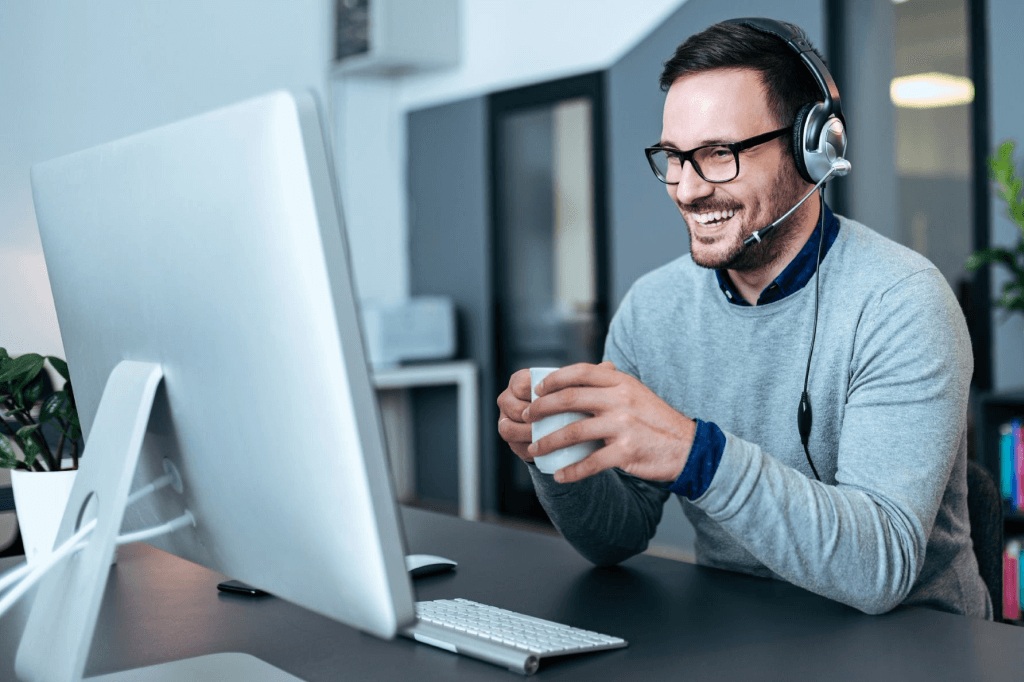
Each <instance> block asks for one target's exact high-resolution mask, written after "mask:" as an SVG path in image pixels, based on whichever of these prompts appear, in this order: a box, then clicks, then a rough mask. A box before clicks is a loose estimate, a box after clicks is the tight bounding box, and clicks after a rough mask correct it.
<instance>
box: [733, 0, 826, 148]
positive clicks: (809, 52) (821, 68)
mask: <svg viewBox="0 0 1024 682" xmlns="http://www.w3.org/2000/svg"><path fill="white" fill-rule="evenodd" d="M725 23H727V24H736V25H737V26H746V27H747V28H752V29H754V30H755V31H760V32H761V33H767V34H769V35H773V36H775V37H776V38H778V39H780V40H781V41H782V42H784V43H786V45H789V47H790V49H792V50H793V51H794V52H796V53H797V54H798V55H800V59H801V60H803V62H804V64H805V65H806V66H807V68H808V69H810V71H811V75H812V76H813V77H814V80H815V82H817V84H818V88H819V89H820V90H821V94H822V95H823V96H824V98H825V101H824V103H823V104H824V107H823V109H824V111H823V113H824V114H825V115H823V116H821V117H820V118H817V119H816V120H814V121H813V122H812V123H813V124H814V126H815V127H813V128H811V130H810V131H809V133H808V137H809V138H810V139H814V140H817V139H818V136H819V135H821V130H822V128H823V127H824V125H825V122H826V121H827V120H828V117H829V115H832V116H835V117H836V118H838V119H839V120H840V121H842V122H843V125H844V126H845V125H846V117H845V116H843V106H842V103H841V101H840V99H839V89H838V88H837V87H836V83H835V81H834V80H832V74H830V73H829V72H828V69H827V68H826V67H825V64H824V63H823V62H822V61H821V59H820V58H819V57H818V55H817V54H816V53H815V52H814V47H813V46H812V45H811V43H810V42H809V41H808V40H807V37H806V36H805V35H804V33H803V31H799V32H798V31H794V30H792V29H790V28H789V27H788V26H786V25H785V24H783V23H782V22H780V21H776V20H775V19H766V18H764V17H743V18H740V19H729V20H728V21H726V22H725Z"/></svg>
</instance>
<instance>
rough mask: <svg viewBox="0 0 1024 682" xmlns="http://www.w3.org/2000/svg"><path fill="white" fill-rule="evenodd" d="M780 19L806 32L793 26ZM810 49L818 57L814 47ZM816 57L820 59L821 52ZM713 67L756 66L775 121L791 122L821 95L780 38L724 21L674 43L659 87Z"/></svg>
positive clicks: (804, 66)
mask: <svg viewBox="0 0 1024 682" xmlns="http://www.w3.org/2000/svg"><path fill="white" fill-rule="evenodd" d="M783 23H785V22H783ZM785 25H786V26H787V27H789V28H790V29H792V30H794V31H796V32H798V33H799V34H800V35H801V36H802V37H804V38H806V34H804V31H803V29H801V28H800V27H799V26H795V25H793V24H789V23H785ZM814 52H815V54H817V55H818V57H821V54H820V53H819V52H818V50H814ZM821 59H822V63H824V61H825V60H824V58H823V57H821ZM715 69H754V70H756V71H758V72H760V74H761V82H762V83H763V84H764V87H765V94H766V96H767V98H768V107H769V108H770V109H771V110H772V111H773V112H774V114H775V118H776V119H777V121H778V123H779V125H783V126H784V125H788V124H790V123H792V122H793V120H794V119H795V118H796V113H797V112H798V111H799V110H800V108H801V107H802V106H804V105H805V104H807V103H808V102H820V101H822V100H823V99H824V96H823V94H822V92H821V88H819V87H818V84H817V82H816V81H815V80H814V76H812V75H811V72H810V70H809V69H808V68H807V66H806V65H805V64H804V63H803V60H801V59H800V56H799V55H798V54H797V53H796V51H795V50H793V49H792V48H791V47H789V46H788V45H786V43H785V42H783V40H782V39H781V38H777V37H775V36H773V35H769V34H767V33H763V32H761V31H758V30H756V29H753V28H750V27H749V26H741V25H739V24H730V23H725V22H723V23H719V24H715V25H713V26H710V27H709V28H707V29H705V30H703V31H701V32H700V33H696V34H694V35H692V36H690V37H689V38H687V39H686V41H685V42H684V43H683V44H682V45H680V46H679V47H677V48H676V51H675V54H673V55H672V58H671V59H669V60H668V61H667V62H665V69H664V71H662V72H661V89H662V90H664V91H666V92H667V91H668V89H669V88H670V87H672V84H673V83H675V82H676V79H678V78H679V77H681V76H685V75H687V74H692V73H702V72H707V71H713V70H715Z"/></svg>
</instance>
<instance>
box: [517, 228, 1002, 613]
mask: <svg viewBox="0 0 1024 682" xmlns="http://www.w3.org/2000/svg"><path fill="white" fill-rule="evenodd" d="M839 219H840V221H841V229H840V230H839V236H838V238H837V239H836V242H835V244H834V245H833V247H832V248H831V250H830V251H829V252H828V254H827V256H826V257H825V259H824V261H822V264H821V268H820V271H819V276H820V277H821V307H820V317H819V321H818V336H817V341H816V342H815V348H814V359H813V363H812V365H811V374H810V385H809V389H808V390H809V393H810V396H811V404H812V407H813V414H814V424H813V429H812V431H811V438H810V443H809V447H810V453H811V457H812V459H813V460H814V464H815V467H816V468H817V470H818V473H819V474H820V475H821V478H822V481H821V482H818V481H816V480H814V478H813V474H812V473H811V470H810V467H809V466H808V465H807V461H806V458H805V456H804V452H803V448H802V446H801V444H800V436H799V433H798V431H797V424H796V415H797V406H798V404H799V401H800V393H801V390H802V388H803V378H804V371H805V368H806V363H807V352H808V349H809V346H810V341H811V325H812V321H813V314H814V285H815V283H814V280H813V279H812V280H811V282H810V283H809V284H808V285H807V286H805V287H804V288H803V289H801V290H800V291H798V292H796V293H794V294H792V295H790V296H787V297H786V298H784V299H782V300H780V301H777V302H775V303H770V304H767V305H762V306H757V307H744V306H737V305H733V304H731V303H729V302H728V301H727V300H726V298H725V296H724V295H723V294H722V291H721V290H720V289H719V287H718V284H717V281H716V278H715V273H714V272H713V271H711V270H706V269H702V268H700V267H698V266H696V265H695V264H694V263H693V261H692V260H691V258H690V256H689V255H686V256H683V257H681V258H679V259H677V260H675V261H673V262H671V263H669V264H667V265H665V266H663V267H661V268H659V269H657V270H655V271H653V272H651V273H649V274H647V275H645V276H644V277H642V278H641V279H640V280H638V281H637V282H636V283H635V284H634V285H633V287H632V288H631V290H630V291H629V293H628V294H627V295H626V297H625V298H624V300H623V302H622V304H621V306H620V307H619V310H618V311H617V313H616V314H615V317H614V319H613V320H612V323H611V326H610V329H609V332H608V338H607V341H606V344H605V359H607V360H611V361H613V362H614V363H615V365H616V367H617V368H618V369H619V370H621V371H623V372H627V373H629V374H631V375H633V376H635V377H636V378H638V379H639V380H640V381H641V382H643V383H644V384H645V385H646V386H648V387H649V388H650V389H652V390H653V391H654V392H655V393H657V394H658V395H659V396H660V397H661V398H662V399H663V400H665V401H666V402H667V403H668V404H669V405H671V406H672V407H674V408H675V409H677V410H679V411H680V412H682V413H684V414H686V415H687V416H689V417H692V418H700V419H704V420H707V421H713V422H715V423H716V424H717V425H718V426H719V427H721V429H722V430H723V431H724V432H725V434H726V446H725V451H724V454H723V455H722V460H721V463H720V464H719V468H718V471H717V473H716V474H715V477H714V479H713V480H712V482H711V485H710V487H709V488H708V489H707V491H706V492H705V493H704V494H703V495H702V496H701V497H699V498H697V499H696V500H694V501H693V502H690V501H689V500H686V499H684V498H677V499H679V500H680V502H681V503H682V505H683V509H684V511H685V513H686V515H687V517H689V519H690V521H691V522H692V523H693V525H694V528H695V530H696V533H697V541H696V552H697V560H698V562H700V563H701V564H705V565H708V566H715V567H719V568H725V569H729V570H733V571H742V572H745V573H751V574H754V575H759V576H766V577H773V578H778V579H782V580H787V581H789V582H791V583H794V584H796V585H799V586H801V587H804V588H806V589H808V590H811V591H812V592H816V593H818V594H821V595H824V596H826V597H829V598H831V599H835V600H837V601H840V602H843V603H846V604H849V605H851V606H853V607H856V608H857V609H860V610H862V611H865V612H867V613H883V612H885V611H888V610H890V609H892V608H894V607H896V606H897V605H899V604H912V605H921V606H929V607H932V608H936V609H941V610H944V611H950V612H954V613H962V614H968V615H973V616H978V617H984V618H989V619H991V618H992V604H991V600H990V599H989V596H988V592H987V590H986V588H985V585H984V583H983V582H982V580H981V577H980V575H979V573H978V566H977V562H976V560H975V557H974V553H973V551H972V548H971V539H970V528H969V525H968V520H967V482H966V462H967V426H966V417H967V398H968V387H969V384H970V379H971V372H972V356H971V345H970V339H969V337H968V334H967V328H966V325H965V323H964V319H963V315H962V313H961V311H960V307H959V305H958V304H957V301H956V299H955V298H954V296H953V293H952V292H951V291H950V288H949V286H948V285H947V284H946V281H945V279H944V278H943V276H942V275H941V274H940V273H939V272H938V270H936V268H935V267H934V266H933V265H932V264H931V263H930V262H928V260H926V259H925V258H923V257H922V256H920V255H918V254H916V253H914V252H913V251H911V250H909V249H906V248H904V247H902V246H900V245H898V244H896V243H894V242H892V241H890V240H888V239H886V238H884V237H882V236H881V235H879V234H877V233H876V232H874V231H872V230H870V229H868V228H867V227H865V226H863V225H861V224H859V223H856V222H854V221H851V220H847V219H845V218H842V217H840V218H839ZM530 470H531V475H532V476H533V480H534V483H535V485H536V489H537V492H538V494H539V497H540V500H541V503H542V504H543V505H544V507H545V509H546V510H547V512H548V514H549V515H550V517H551V519H552V521H553V522H554V524H555V526H556V527H557V528H558V529H559V530H560V531H561V533H562V534H563V535H564V536H565V537H566V538H567V539H568V540H569V542H571V543H572V544H573V546H575V547H576V549H577V550H578V551H579V552H580V553H581V554H583V555H584V556H585V557H587V558H588V559H589V560H591V561H593V562H594V563H597V564H613V563H617V562H619V561H623V560H624V559H627V558H629V557H630V556H633V555H634V554H637V553H639V552H642V551H643V550H644V549H645V548H646V547H647V543H648V541H649V540H650V538H651V537H652V536H653V535H654V532H655V529H656V528H657V525H658V522H659V520H660V519H661V512H662V505H663V504H664V503H665V501H666V500H667V499H668V497H670V493H669V492H668V491H667V490H665V489H664V488H663V487H662V486H660V485H657V484H651V483H648V482H645V481H643V480H641V479H638V478H635V477H632V476H630V475H628V474H625V473H623V472H621V471H618V470H611V471H605V472H602V473H601V474H599V475H597V476H594V477H591V478H589V479H586V480H584V481H580V482H579V483H575V484H567V485H559V484H558V483H556V482H555V481H554V479H553V477H551V476H548V475H544V474H541V473H540V472H539V471H537V469H536V467H533V466H531V467H530Z"/></svg>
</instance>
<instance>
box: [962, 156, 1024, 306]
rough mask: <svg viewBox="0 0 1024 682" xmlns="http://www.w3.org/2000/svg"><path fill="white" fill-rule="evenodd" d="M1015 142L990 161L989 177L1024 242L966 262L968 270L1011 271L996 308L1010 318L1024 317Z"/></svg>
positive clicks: (1022, 216)
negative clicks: (987, 266) (988, 266)
mask: <svg viewBox="0 0 1024 682" xmlns="http://www.w3.org/2000/svg"><path fill="white" fill-rule="evenodd" d="M1014 146H1015V143H1014V142H1013V141H1008V142H1004V143H1003V144H1001V145H999V149H998V150H997V151H996V153H995V155H994V156H991V157H989V159H988V171H989V177H990V178H992V179H993V180H995V182H996V194H997V195H998V196H999V197H1000V198H1002V199H1003V201H1005V202H1006V205H1007V213H1008V214H1009V216H1010V220H1012V221H1013V222H1014V223H1015V224H1016V225H1017V227H1018V228H1020V231H1021V240H1020V241H1019V242H1018V243H1017V246H1016V247H1014V248H1013V249H1005V248H998V247H997V248H990V249H982V250H981V251H976V252H975V253H973V254H972V255H971V257H970V258H968V259H967V264H966V267H967V269H968V270H972V271H973V270H977V269H978V268H980V267H981V266H982V265H985V264H986V263H999V264H1001V265H1002V266H1003V267H1005V268H1007V269H1009V271H1010V273H1011V275H1012V277H1011V278H1010V279H1009V280H1008V281H1007V282H1006V284H1004V285H1003V289H1002V292H1001V293H1000V296H999V298H998V299H996V301H995V303H994V305H996V306H998V307H1001V308H1005V309H1006V314H1007V316H1009V315H1012V314H1013V313H1014V312H1019V313H1021V314H1024V199H1021V190H1022V189H1024V179H1022V178H1021V177H1020V176H1018V175H1017V171H1016V169H1015V168H1014V166H1013V149H1014Z"/></svg>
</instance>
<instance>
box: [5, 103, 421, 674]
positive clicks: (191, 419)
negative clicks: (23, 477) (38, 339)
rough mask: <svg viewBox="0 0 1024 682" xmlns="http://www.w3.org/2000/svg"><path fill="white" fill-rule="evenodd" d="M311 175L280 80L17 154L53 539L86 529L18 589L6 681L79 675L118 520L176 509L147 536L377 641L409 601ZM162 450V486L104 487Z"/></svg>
mask: <svg viewBox="0 0 1024 682" xmlns="http://www.w3.org/2000/svg"><path fill="white" fill-rule="evenodd" d="M335 187H336V185H335V183H334V181H333V165H332V161H331V158H330V154H329V147H328V145H327V144H326V143H325V139H324V135H323V133H322V129H321V124H320V116H319V113H318V108H317V106H316V102H315V99H314V97H313V96H312V95H310V94H293V93H288V92H276V93H272V94H269V95H267V96H264V97H259V98H256V99H252V100H249V101H246V102H243V103H240V104H237V105H234V106H230V107H227V108H223V109H220V110H217V111H213V112H211V113H208V114H206V115H202V116H197V117H195V118H191V119H188V120H185V121H182V122H179V123H174V124H172V125H168V126H165V127H161V128H158V129H154V130H151V131H148V132H144V133H141V134H138V135H134V136H131V137H128V138H126V139H123V140H119V141H116V142H112V143H110V144H105V145H102V146H99V147H96V148H93V149H89V150H86V151H83V152H79V153H76V154H71V155H69V156H65V157H62V158H60V159H56V160H54V161H49V162H46V163H41V164H38V165H36V166H34V167H33V168H32V190H33V197H34V201H35V208H36V216H37V219H38V223H39V231H40V236H41V238H42V244H43V251H44V255H45V259H46V267H47V270H48V273H49V277H50V283H51V286H52V289H53V297H54V302H55V304H56V310H57V319H58V322H59V324H60V331H61V336H62V338H63V343H64V349H65V352H66V354H67V361H68V366H69V369H70V373H71V380H72V384H73V386H74V391H75V397H76V400H77V404H78V410H79V414H80V418H81V422H82V426H83V430H84V432H85V438H86V445H85V450H84V454H83V457H82V460H81V468H80V470H79V474H78V476H77V480H76V482H75V486H74V490H73V491H72V495H71V500H70V502H69V503H68V507H67V510H66V512H65V516H64V520H63V522H62V525H61V531H60V535H59V537H58V539H57V543H58V545H59V544H60V543H62V542H64V541H66V540H67V539H68V538H69V537H71V536H72V534H73V533H74V532H75V531H76V529H78V528H81V527H82V524H84V523H86V522H88V521H89V520H90V519H92V518H96V519H97V526H96V528H95V530H93V531H92V534H91V536H89V539H88V541H89V544H88V546H86V548H85V549H83V550H82V551H80V552H78V553H77V554H76V555H74V556H73V557H72V558H71V559H70V560H68V561H66V562H64V563H63V564H61V565H60V566H58V568H56V569H54V571H53V573H52V574H51V575H49V576H47V577H46V578H45V579H44V582H43V583H42V584H41V585H40V586H39V589H38V591H37V597H36V600H35V603H34V604H33V608H32V611H31V614H30V616H29V619H28V624H27V626H26V630H25V635H24V638H23V640H22V641H23V645H22V647H21V648H20V649H19V652H18V656H17V663H16V668H17V671H18V675H19V676H20V677H21V678H23V679H25V680H36V679H46V680H55V679H79V678H80V676H81V674H82V671H83V669H84V667H85V660H86V655H87V653H88V649H89V645H90V643H91V638H92V634H93V629H94V624H95V619H96V616H97V613H98V610H99V604H100V600H101V597H102V593H103V586H104V584H105V582H106V580H107V573H108V570H109V567H110V562H111V557H112V552H113V551H114V538H115V537H116V535H117V533H118V531H119V529H120V530H121V532H125V531H128V530H133V529H137V528H141V527H146V526H153V525H158V524H160V523H163V522H166V521H168V520H170V519H174V518H179V517H181V516H182V514H183V513H184V512H185V510H188V511H189V512H190V513H191V514H192V516H193V517H194V519H195V523H194V525H187V526H186V527H184V528H182V529H181V530H178V531H176V532H174V533H171V534H169V535H165V536H163V537H161V538H158V539H154V540H151V541H150V542H151V544H153V545H155V546H157V547H160V548H162V549H165V550H167V551H169V552H172V553H174V554H176V555H178V556H181V557H184V558H186V559H189V560H191V561H194V562H196V563H199V564H202V565H204V566H207V567H209V568H211V569H213V570H215V571H218V572H221V573H224V574H227V575H230V576H232V577H234V578H238V579H240V580H242V581H245V582H247V583H250V584H252V585H254V586H257V587H260V588H263V589H265V590H267V591H269V592H271V593H273V594H275V595H276V596H278V597H281V598H284V599H287V600H289V601H292V602H294V603H296V604H299V605H301V606H303V607H305V608H308V609H311V610H313V611H316V612H319V613H321V614H324V615H326V616H328V617H331V618H333V619H336V620H338V621H341V622H344V623H347V624H349V625H351V626H353V627H356V628H360V629H362V630H365V631H367V632H370V633H372V634H375V635H378V636H380V637H385V638H390V637H393V636H394V635H395V634H396V631H397V630H398V629H399V628H401V627H403V626H404V625H406V624H408V623H411V622H412V621H413V619H414V615H413V614H414V612H413V596H412V589H411V585H410V582H409V577H408V575H407V573H406V568H405V563H404V541H403V537H402V531H401V526H400V523H399V516H398V509H397V506H396V503H395V498H394V494H393V488H392V482H391V479H390V474H389V469H388V464H387V461H386V453H385V444H384V437H383V429H382V427H381V421H380V416H379V412H378V408H377V399H376V396H375V393H374V389H373V387H372V384H371V379H370V374H369V370H368V366H367V362H366V358H365V355H364V349H363V342H362V338H361V334H360V323H359V314H358V308H357V303H356V301H357V298H356V296H355V292H354V285H353V282H352V276H351V269H350V266H349V253H348V247H347V244H346V238H345V229H344V223H343V219H342V212H341V210H340V203H339V200H338V196H337V194H336V190H335ZM150 406H151V409H150ZM133 453H134V454H133ZM136 456H137V463H136V461H135V458H136ZM165 470H166V471H170V472H175V473H176V475H177V476H180V479H181V483H182V485H181V486H180V488H181V492H180V493H179V492H177V491H176V488H178V487H179V486H177V485H175V486H167V487H164V488H162V489H160V490H158V491H157V492H154V493H152V494H150V495H148V496H147V497H145V498H143V499H142V500H139V501H137V502H134V503H132V504H128V495H129V492H130V491H131V490H135V489H138V488H140V487H142V486H144V485H145V484H146V483H147V482H150V481H153V480H156V479H159V478H160V477H161V476H163V474H164V473H165ZM126 504H127V505H128V507H127V512H126V513H124V515H123V516H124V519H123V526H124V527H123V528H122V512H123V510H124V508H125V505H126ZM212 598H215V597H214V595H213V594H211V599H212ZM41 643H45V645H41ZM40 645H41V646H40ZM52 651H61V652H69V653H70V655H69V656H68V657H67V660H64V658H63V657H53V656H52V655H50V652H52ZM55 658H61V659H62V660H54V659H55Z"/></svg>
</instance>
